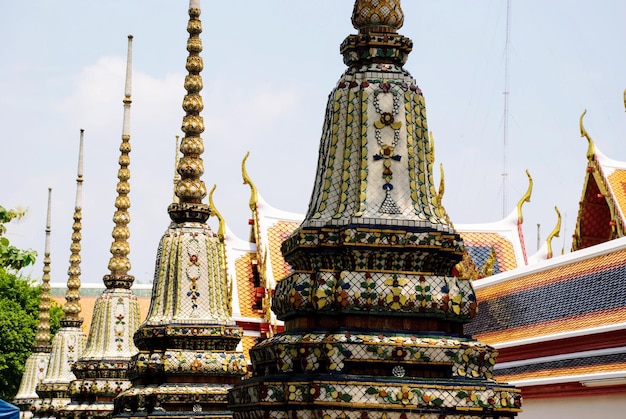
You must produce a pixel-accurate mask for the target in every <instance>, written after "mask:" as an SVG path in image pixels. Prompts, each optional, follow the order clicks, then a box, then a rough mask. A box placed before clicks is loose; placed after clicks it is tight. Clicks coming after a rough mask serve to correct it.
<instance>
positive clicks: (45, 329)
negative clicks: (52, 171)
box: [33, 188, 52, 353]
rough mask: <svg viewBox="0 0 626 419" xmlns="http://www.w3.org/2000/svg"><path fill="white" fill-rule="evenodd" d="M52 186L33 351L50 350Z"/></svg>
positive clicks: (49, 191)
mask: <svg viewBox="0 0 626 419" xmlns="http://www.w3.org/2000/svg"><path fill="white" fill-rule="evenodd" d="M51 203H52V188H48V213H47V216H46V247H45V250H44V254H43V275H42V276H41V300H40V302H39V323H38V324H37V334H36V335H35V344H34V345H33V352H48V353H49V352H50V350H51V349H52V346H51V345H50V231H51V228H50V227H51V212H52V211H51V206H52V205H51Z"/></svg>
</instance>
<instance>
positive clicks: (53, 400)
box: [31, 129, 86, 418]
mask: <svg viewBox="0 0 626 419" xmlns="http://www.w3.org/2000/svg"><path fill="white" fill-rule="evenodd" d="M84 134H85V130H82V129H81V130H80V146H79V152H78V176H77V178H76V204H75V207H74V224H72V230H73V232H72V244H71V245H70V252H71V253H70V266H69V269H68V271H67V273H68V278H67V291H66V293H65V305H63V317H62V318H61V328H60V329H59V331H58V332H57V333H56V335H54V339H53V340H52V350H51V352H50V363H49V364H48V370H47V372H46V377H45V378H44V379H43V381H42V382H41V383H39V384H38V385H37V394H38V395H39V397H40V399H41V400H38V401H37V402H35V403H34V404H33V406H32V408H31V410H32V411H33V413H34V416H35V417H42V418H43V417H50V416H54V415H56V414H57V412H59V410H61V409H62V408H63V407H64V406H65V405H67V404H68V403H69V401H70V396H69V386H70V382H71V381H72V380H74V379H75V378H76V377H75V376H74V374H73V373H72V370H71V367H72V364H73V363H74V362H76V361H77V360H78V358H79V357H80V355H81V354H82V352H83V349H84V348H85V340H86V336H85V333H84V332H83V329H82V328H81V326H82V324H83V319H82V317H80V311H81V307H80V274H81V271H80V241H81V239H82V233H81V230H82V223H81V221H82V219H83V216H82V195H83V192H82V191H83V141H84Z"/></svg>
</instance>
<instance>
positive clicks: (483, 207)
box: [0, 0, 626, 283]
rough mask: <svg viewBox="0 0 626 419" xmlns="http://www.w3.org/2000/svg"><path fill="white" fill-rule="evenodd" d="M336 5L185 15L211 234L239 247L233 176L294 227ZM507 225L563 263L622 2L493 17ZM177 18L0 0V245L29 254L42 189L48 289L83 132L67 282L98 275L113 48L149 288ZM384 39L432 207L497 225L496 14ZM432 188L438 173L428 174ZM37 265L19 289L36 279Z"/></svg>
mask: <svg viewBox="0 0 626 419" xmlns="http://www.w3.org/2000/svg"><path fill="white" fill-rule="evenodd" d="M353 3H354V2H353V1H352V0H315V1H305V0H269V1H258V0H254V1H252V0H229V1H223V2H213V1H207V0H204V1H203V2H202V6H203V15H202V21H203V25H204V32H203V34H202V39H203V43H204V52H203V54H202V56H203V58H204V62H205V70H204V72H203V73H202V75H203V77H204V81H205V89H204V90H203V96H204V100H205V105H206V107H205V111H204V113H203V116H204V118H205V122H206V131H205V133H204V135H203V138H204V140H205V145H206V150H207V151H206V152H205V154H204V156H203V157H204V160H205V167H206V173H205V176H204V177H203V179H204V181H205V182H206V184H207V186H208V187H209V188H210V187H211V186H212V185H213V184H214V183H217V185H218V189H217V191H216V194H215V201H216V204H217V206H218V207H219V209H220V211H221V212H222V214H223V215H224V216H225V218H226V220H227V222H228V224H229V226H230V228H231V229H232V230H234V231H235V233H237V235H239V236H241V237H242V238H245V237H246V236H247V232H248V231H247V229H248V226H247V219H248V218H249V210H248V206H247V202H248V198H249V190H248V188H247V187H246V186H244V185H242V182H241V175H240V166H241V159H242V158H243V156H244V155H245V153H246V151H248V150H249V151H250V152H251V157H250V159H249V160H248V172H249V174H250V176H251V177H252V178H253V180H254V181H255V182H256V184H257V186H258V188H259V190H260V192H261V194H262V196H263V197H264V198H265V199H266V200H267V201H268V202H269V203H270V204H271V205H273V206H275V207H278V208H281V209H284V210H287V211H293V212H300V213H303V212H305V210H306V206H307V204H308V200H309V195H310V192H311V190H312V186H313V185H312V182H313V176H314V172H315V166H316V162H317V148H318V142H319V138H320V134H321V127H322V118H323V115H324V107H325V103H326V98H327V95H328V93H329V92H330V90H331V89H332V88H333V87H334V85H335V83H336V81H337V80H338V78H339V76H340V74H341V73H342V72H343V71H344V69H345V66H344V65H343V63H342V59H341V56H340V55H339V53H338V48H339V44H340V43H341V42H342V41H343V39H344V38H345V37H346V36H347V35H348V34H350V33H354V32H355V30H354V29H353V28H352V26H351V23H350V14H351V11H352V6H353ZM511 3H512V24H511V44H510V50H509V51H510V85H509V91H510V119H509V137H508V144H509V146H508V150H507V155H508V165H507V172H508V174H509V175H508V183H507V188H506V190H507V195H508V203H507V205H506V206H507V208H508V210H507V213H508V212H509V211H512V210H513V209H514V208H515V205H516V203H517V201H518V200H519V198H520V197H521V196H522V195H523V193H524V192H525V191H526V186H527V180H526V176H525V174H524V170H525V169H528V170H529V171H530V172H531V174H532V176H533V178H534V181H535V188H534V192H533V197H532V202H531V203H530V204H526V205H525V206H524V215H525V224H524V228H525V234H526V241H527V247H528V250H529V253H530V254H532V253H534V251H535V250H536V246H535V241H536V224H537V223H540V224H541V226H542V236H543V237H545V236H546V235H547V234H548V233H549V232H550V230H552V228H553V226H554V224H555V222H556V216H555V214H554V210H553V207H554V206H555V205H557V206H558V207H559V209H560V210H561V213H562V214H563V215H564V216H565V219H564V224H563V227H564V228H565V231H564V232H562V234H561V239H558V240H557V241H556V242H555V243H554V245H555V248H560V247H561V246H562V245H563V243H565V248H566V250H567V249H569V246H570V242H571V235H572V233H573V228H574V222H575V218H576V213H577V209H578V208H577V205H578V201H579V199H580V195H581V190H582V182H583V178H584V173H585V151H586V148H587V145H586V141H585V140H584V139H581V138H580V135H579V132H578V118H579V116H580V114H581V113H582V111H583V110H584V109H585V108H586V109H587V110H588V114H587V117H586V128H587V130H588V132H589V134H590V135H591V136H592V137H593V138H594V139H595V141H596V143H597V145H598V148H599V149H600V150H602V151H603V152H604V153H605V154H607V155H609V156H610V157H612V158H614V159H617V160H626V147H624V145H623V138H624V136H625V135H626V115H624V105H623V91H624V88H626V54H624V45H625V44H626V25H625V24H624V22H625V19H624V18H625V17H626V2H624V1H623V0H597V1H586V2H583V1H579V0H575V1H571V0H569V1H565V0H551V1H539V0H523V1H522V0H512V2H511ZM187 5H188V2H187V1H186V0H178V1H174V0H107V1H98V2H96V1H92V2H86V1H84V0H83V1H78V0H59V1H55V2H51V1H49V0H31V1H27V2H26V1H8V0H0V40H1V41H0V92H1V93H0V127H1V128H2V134H1V135H2V147H1V148H0V150H1V151H0V153H1V154H0V155H1V156H2V169H3V170H2V172H3V173H4V177H5V181H4V182H2V183H1V185H0V205H3V206H5V207H18V206H19V207H26V208H28V210H29V214H28V217H27V218H26V219H25V220H23V221H22V222H21V223H20V224H19V225H15V226H11V228H10V230H9V238H10V239H11V240H12V241H13V242H14V243H15V244H16V245H19V246H21V247H30V248H34V249H36V250H38V251H39V253H40V255H41V256H43V244H44V224H45V205H46V193H47V187H48V186H51V187H53V188H54V191H53V225H52V260H53V265H52V277H53V280H54V281H59V282H64V281H65V280H66V278H67V276H66V271H67V266H68V257H69V244H70V234H71V223H72V211H73V204H74V191H75V173H76V158H77V145H78V138H79V129H80V128H84V129H85V130H86V131H85V183H84V195H83V196H84V205H83V219H84V222H83V242H82V245H83V264H82V269H83V276H82V280H83V282H99V281H101V279H102V276H103V275H104V274H106V273H108V271H107V263H108V260H109V258H110V253H109V246H110V244H111V240H112V239H111V230H112V227H113V224H112V221H111V217H112V215H113V211H114V207H113V203H114V198H115V184H116V182H117V177H116V176H117V169H118V164H117V159H118V156H119V151H118V147H119V143H120V135H121V129H122V98H123V91H124V85H123V84H124V67H125V57H126V42H127V41H126V37H127V35H128V34H130V33H132V34H133V35H134V37H135V41H134V52H133V61H134V64H133V72H134V74H133V97H132V99H133V105H132V111H131V112H132V116H131V138H132V139H131V143H132V146H133V151H132V153H131V166H130V169H131V173H132V179H131V195H130V197H131V202H132V208H131V216H132V222H131V224H130V228H131V234H132V238H131V249H132V254H131V262H132V264H133V269H132V271H131V273H132V274H134V275H135V277H136V278H137V280H138V281H139V282H143V283H145V282H149V281H151V279H152V276H153V267H154V260H155V255H156V247H157V244H158V241H159V238H160V236H161V234H162V233H163V231H164V230H165V229H166V228H167V225H168V220H169V219H168V216H167V212H166V208H167V205H168V204H169V203H170V202H171V197H172V193H171V191H172V182H171V180H172V175H173V160H174V137H175V135H177V134H179V127H180V123H181V120H182V117H183V111H182V109H181V107H180V103H181V101H182V98H183V95H184V93H185V92H184V89H183V78H184V76H185V74H186V73H185V70H184V63H185V57H186V54H187V53H186V50H185V42H186V38H187V33H186V30H185V28H186V23H187ZM403 8H404V11H405V14H406V20H405V26H404V27H403V28H402V30H401V31H400V32H401V33H402V34H404V35H405V36H408V37H410V38H411V39H413V41H414V44H415V47H414V51H413V53H412V54H411V57H410V58H409V62H408V64H407V66H406V68H407V69H408V70H409V71H410V72H411V74H412V75H413V76H414V77H415V78H416V80H417V82H418V84H419V85H420V87H421V88H422V90H423V91H424V95H425V98H426V105H427V110H428V122H429V127H430V130H431V131H432V132H433V133H434V136H435V141H436V160H437V164H438V163H439V162H442V163H443V164H444V168H445V171H446V195H445V198H444V205H445V206H446V208H447V209H448V212H449V214H450V216H451V218H452V221H453V222H454V223H457V224H468V223H478V222H491V221H497V220H499V219H501V218H502V213H503V209H502V207H503V205H502V201H503V198H502V176H501V173H502V172H503V154H504V153H503V134H502V132H503V95H502V92H503V90H504V41H505V21H506V0H480V1H478V0H475V1H462V0H410V1H408V0H405V1H404V2H403ZM436 176H437V178H438V173H437V175H436ZM41 259H42V258H41V257H40V258H39V260H38V263H37V265H36V266H35V268H34V270H33V271H32V272H33V276H35V277H39V276H40V275H41Z"/></svg>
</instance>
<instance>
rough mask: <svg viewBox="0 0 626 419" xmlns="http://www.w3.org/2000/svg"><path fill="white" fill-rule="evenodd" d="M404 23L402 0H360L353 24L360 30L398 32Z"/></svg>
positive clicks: (353, 15)
mask: <svg viewBox="0 0 626 419" xmlns="http://www.w3.org/2000/svg"><path fill="white" fill-rule="evenodd" d="M403 23H404V13H403V12H402V6H400V0H358V1H357V2H356V3H355V5H354V10H353V11H352V25H353V26H354V28H355V29H358V31H359V32H361V33H364V32H396V31H397V30H398V29H400V28H401V27H402V24H403Z"/></svg>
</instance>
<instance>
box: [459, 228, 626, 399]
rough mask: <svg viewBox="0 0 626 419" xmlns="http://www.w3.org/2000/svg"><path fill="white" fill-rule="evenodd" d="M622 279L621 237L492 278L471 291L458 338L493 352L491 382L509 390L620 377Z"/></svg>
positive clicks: (625, 372)
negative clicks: (468, 314)
mask: <svg viewBox="0 0 626 419" xmlns="http://www.w3.org/2000/svg"><path fill="white" fill-rule="evenodd" d="M625 278H626V238H620V239H616V240H612V241H609V242H607V243H603V244H600V245H597V246H594V247H592V248H588V249H583V250H580V251H577V252H572V253H568V254H566V255H562V256H557V257H554V258H553V259H550V260H546V261H542V262H539V263H537V264H534V265H530V266H526V267H523V268H520V269H516V270H514V271H511V272H505V273H502V274H499V275H494V276H493V277H491V278H487V279H484V280H481V281H478V282H476V283H475V284H474V286H475V289H476V296H477V300H478V302H479V305H478V310H479V311H478V315H477V316H476V317H475V319H474V321H473V322H472V323H470V324H468V325H466V327H465V332H466V333H469V334H472V335H474V336H475V337H476V338H478V339H480V340H481V341H483V342H485V343H488V344H490V345H493V346H494V347H496V348H497V349H499V350H500V352H501V356H500V358H499V361H505V362H504V363H502V364H499V366H498V367H496V370H495V373H496V377H497V378H498V379H501V380H503V381H506V382H509V383H512V384H514V385H519V386H522V387H524V386H531V385H540V384H541V383H542V381H541V379H542V378H548V377H549V379H550V380H549V382H548V381H546V382H545V383H544V384H545V385H547V384H550V383H557V382H560V383H567V382H570V381H572V380H573V381H576V384H578V383H579V382H580V381H585V380H587V379H588V380H591V379H597V376H596V375H598V374H600V376H602V374H604V375H606V374H609V373H615V372H618V373H619V374H620V375H621V376H622V377H626V351H624V349H623V348H624V341H625V340H626V323H625V322H624V318H625V315H626V300H624V295H626V281H625V280H624V279H625ZM620 348H621V349H620ZM572 377H576V378H572ZM525 397H528V394H525Z"/></svg>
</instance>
